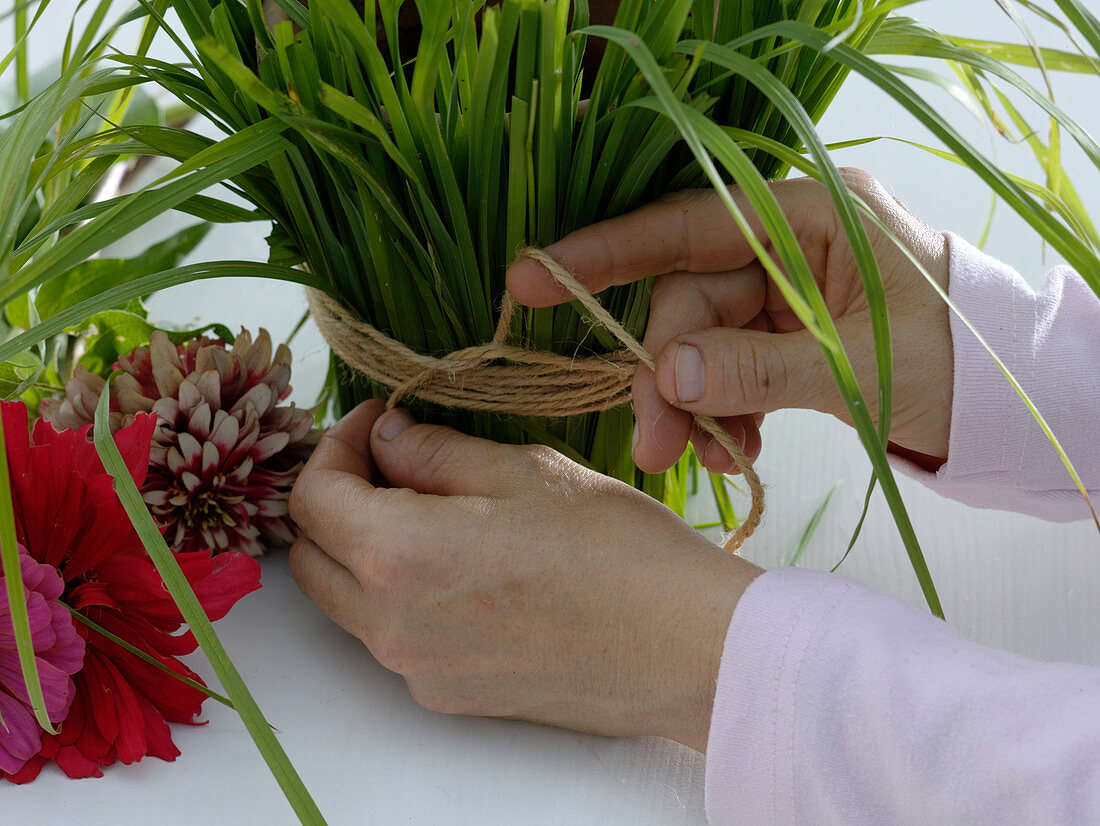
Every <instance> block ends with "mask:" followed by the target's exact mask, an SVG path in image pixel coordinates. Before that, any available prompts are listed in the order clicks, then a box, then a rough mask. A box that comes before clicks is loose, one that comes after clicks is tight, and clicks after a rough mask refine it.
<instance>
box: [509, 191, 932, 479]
mask: <svg viewBox="0 0 1100 826" xmlns="http://www.w3.org/2000/svg"><path fill="white" fill-rule="evenodd" d="M844 177H845V180H846V182H847V184H848V186H849V188H850V189H851V190H852V191H853V192H854V193H855V194H856V195H858V196H859V197H860V198H862V199H863V200H864V201H865V202H866V203H867V205H868V206H869V207H870V208H871V209H872V210H873V211H874V212H875V213H876V214H877V215H878V216H879V218H880V219H882V221H883V222H884V223H885V225H886V226H887V227H889V228H890V229H891V231H892V232H893V233H894V234H895V235H896V236H897V237H898V238H899V239H901V240H902V241H903V242H904V243H905V244H906V246H907V247H908V248H909V249H910V250H912V251H913V253H914V254H915V257H916V258H917V260H919V261H920V262H921V263H922V265H923V266H924V267H925V269H926V270H927V271H928V272H929V274H931V276H932V277H933V278H934V279H935V280H936V282H937V283H938V284H940V286H942V287H944V288H945V289H946V287H947V280H948V253H947V244H946V241H945V239H944V237H943V236H942V235H941V234H940V233H938V232H936V231H935V230H934V229H932V228H931V227H929V226H928V225H927V224H925V223H924V222H922V221H920V220H919V219H918V218H916V217H914V216H913V215H911V214H910V213H909V212H908V211H907V210H906V209H905V208H904V207H903V206H902V205H901V204H900V203H898V201H897V200H895V199H894V198H893V197H892V196H891V195H890V194H889V193H887V192H886V190H885V189H883V187H882V186H881V185H880V184H879V183H878V182H877V181H876V180H875V179H874V178H872V177H871V176H870V175H868V174H867V173H865V172H861V171H859V170H845V171H844ZM771 187H772V190H773V192H774V194H775V197H776V199H777V201H778V202H779V205H780V207H781V208H782V209H783V212H784V213H785V215H786V216H787V219H788V220H789V221H790V224H791V227H792V228H793V230H794V232H795V235H796V236H797V237H798V239H799V242H800V244H801V246H802V248H803V250H804V251H805V253H806V257H807V261H808V262H809V265H810V268H811V271H812V272H813V274H814V277H815V278H816V280H817V282H818V285H819V286H820V288H821V290H822V294H823V295H824V297H825V301H826V304H827V306H828V308H829V311H830V313H831V314H832V316H833V318H834V319H836V325H837V329H838V331H839V333H840V337H841V340H842V342H843V343H844V347H845V350H846V352H847V353H848V357H849V358H850V359H851V361H852V365H853V367H854V369H855V372H856V377H857V379H858V380H859V383H860V386H861V388H862V389H863V393H864V397H865V398H866V400H867V403H868V406H869V408H870V411H871V413H872V415H873V416H875V418H876V420H877V377H876V376H877V374H876V370H877V368H876V361H875V349H874V341H873V338H872V333H871V315H870V312H869V310H868V304H867V297H866V294H865V293H864V290H863V285H862V282H861V280H860V276H859V271H858V268H857V267H856V263H855V258H854V256H853V254H852V249H851V246H850V245H849V243H848V240H847V238H846V236H845V235H844V232H843V230H842V228H841V226H840V222H839V219H838V217H837V213H836V210H835V208H834V207H833V204H832V201H831V199H830V198H829V194H828V192H827V191H826V190H825V188H824V187H823V186H822V185H821V184H819V183H817V182H816V181H814V180H812V179H809V178H801V179H794V180H788V181H778V182H775V183H772V184H771ZM734 195H735V197H736V198H737V199H738V201H739V205H740V206H741V208H742V210H743V212H744V214H745V215H746V217H747V218H748V219H749V222H750V225H751V226H752V228H753V231H754V232H755V233H756V235H757V237H758V238H760V239H761V240H762V241H763V242H764V243H765V246H766V247H767V248H768V249H769V252H771V253H772V255H773V257H774V251H773V250H772V249H771V245H770V243H769V242H768V240H767V235H766V233H765V232H764V230H763V227H762V225H761V224H760V222H759V220H758V219H757V218H756V215H755V211H754V210H753V209H752V207H751V206H750V205H749V204H748V202H747V200H746V199H745V198H744V196H742V195H741V194H740V193H739V192H737V191H736V190H734ZM864 226H865V227H866V229H867V232H868V235H869V238H870V241H871V245H872V248H873V250H874V253H875V257H876V259H877V261H878V264H879V268H880V270H881V273H882V279H883V283H884V286H885V289H886V301H887V305H888V307H889V311H890V321H891V331H892V334H893V341H894V372H893V376H894V379H893V381H894V389H893V398H894V409H893V413H892V418H891V429H890V439H891V441H892V443H893V447H894V449H895V450H896V451H898V452H900V453H903V454H905V455H907V456H909V457H910V458H912V459H914V460H916V461H918V462H921V463H922V464H924V465H925V466H927V467H930V468H934V467H938V466H939V465H940V464H942V463H943V460H944V459H945V458H946V456H947V445H948V436H949V432H950V422H951V396H952V380H953V375H952V374H953V357H952V348H951V330H950V323H949V317H948V310H947V307H946V306H945V305H944V303H943V301H942V300H941V299H940V298H939V297H938V296H937V295H936V294H935V292H934V291H933V289H932V288H931V286H930V285H929V284H928V283H927V281H926V280H925V279H924V277H923V275H921V273H920V271H919V270H918V269H917V268H916V267H914V266H913V264H912V263H911V262H910V261H909V260H908V258H906V256H905V255H904V254H903V253H902V252H901V251H900V250H899V249H898V248H897V247H896V245H895V244H894V243H893V241H892V240H891V239H890V238H889V237H888V236H887V235H886V234H885V233H883V232H882V231H881V230H879V229H878V228H877V227H875V226H872V225H871V224H870V222H869V221H865V222H864ZM546 252H547V253H549V254H550V255H551V256H552V257H553V258H554V259H555V260H557V261H559V262H560V263H562V264H564V265H565V266H567V267H568V268H570V269H571V270H572V271H573V272H574V273H575V274H576V276H577V277H578V279H580V281H581V283H583V284H584V286H585V287H586V288H587V289H589V290H591V291H592V292H598V291H600V290H603V289H605V288H607V287H609V286H612V285H616V284H626V283H629V282H631V281H637V280H639V279H642V278H647V277H649V276H658V277H657V278H656V279H655V281H654V282H653V294H652V299H651V305H650V317H649V325H648V327H647V329H646V335H645V340H644V342H643V344H644V345H645V347H646V349H647V350H649V352H651V353H653V354H654V355H655V356H656V359H657V370H656V374H654V373H653V372H651V371H650V370H648V369H646V368H644V367H640V368H639V369H638V371H637V373H636V375H635V379H634V387H633V396H634V413H635V416H636V418H637V429H636V433H635V439H636V442H635V446H634V461H635V463H636V464H637V465H638V467H639V468H641V469H642V470H645V471H648V472H650V473H656V472H660V471H662V470H664V469H666V468H668V467H670V466H671V465H672V464H673V463H674V462H675V461H676V460H677V459H678V458H679V457H680V455H681V454H682V453H683V451H684V448H685V447H686V446H687V442H688V439H689V438H690V439H691V440H692V442H693V443H694V444H695V448H696V451H697V453H698V454H699V456H700V457H701V459H702V461H703V463H704V464H705V465H706V466H707V467H708V468H709V469H710V470H712V471H715V472H730V471H732V470H734V468H735V465H734V463H733V460H732V459H731V458H730V457H729V455H728V454H727V453H726V451H725V450H724V449H722V447H721V446H720V445H718V444H717V443H716V442H714V441H713V439H712V437H710V436H709V435H707V434H705V433H702V432H700V431H699V430H697V429H694V428H693V424H692V414H694V413H702V414H705V415H709V416H714V417H716V418H718V419H719V421H720V423H721V424H722V425H723V426H724V427H725V428H726V429H727V430H728V431H729V432H730V434H731V435H732V436H733V437H734V438H735V439H737V440H738V441H739V442H740V443H741V444H742V446H743V449H744V450H745V453H746V455H747V456H748V457H749V458H750V459H755V458H756V456H757V455H758V453H759V451H760V435H759V430H758V426H759V424H760V422H761V420H762V418H763V415H762V414H763V413H765V412H771V411H773V410H778V409H780V408H785V407H800V408H809V409H814V410H820V411H822V412H826V413H831V414H833V415H835V416H837V417H839V418H840V419H842V420H844V421H845V422H847V423H848V424H851V417H850V416H849V413H848V409H847V406H846V405H845V404H844V402H843V399H842V398H841V396H840V394H839V392H838V391H837V389H836V387H835V385H834V383H833V379H832V374H831V373H830V372H829V370H828V367H827V366H826V363H825V359H824V357H823V355H822V353H821V349H820V347H819V346H818V344H817V341H816V340H815V339H814V337H813V335H812V334H811V333H810V332H808V331H807V330H806V329H805V328H804V327H803V325H802V323H801V322H800V321H799V320H798V318H797V317H796V316H795V314H794V312H793V311H792V310H791V308H790V306H789V305H788V304H787V302H786V301H785V300H784V299H783V297H782V295H781V294H780V292H779V290H778V289H777V288H776V287H775V285H774V283H772V281H771V280H770V279H769V278H768V277H767V275H766V273H765V271H764V269H763V267H762V266H761V265H760V263H759V261H758V260H757V259H756V255H755V253H754V252H753V251H752V248H751V247H750V246H749V244H748V242H747V241H746V239H745V237H744V236H743V235H742V234H741V233H740V232H739V231H738V230H737V228H736V226H735V225H734V223H733V219H732V218H731V217H730V215H729V213H728V212H727V210H726V208H725V206H724V205H723V204H722V202H721V201H720V200H719V198H718V196H717V195H716V194H715V193H714V192H713V191H711V190H698V191H687V192H679V193H675V194H673V195H669V196H666V197H664V198H662V199H660V200H659V201H657V202H655V203H653V204H650V205H648V206H645V207H642V208H641V209H639V210H637V211H635V212H632V213H630V214H628V215H624V216H621V217H619V218H613V219H611V220H608V221H603V222H601V223H598V224H595V225H593V226H590V227H586V228H584V229H581V230H578V231H577V232H574V233H572V234H571V235H569V236H567V237H565V238H563V239H562V240H560V241H558V242H557V243H555V244H552V245H550V246H549V247H548V248H547V249H546ZM508 290H509V292H510V293H511V294H512V296H513V297H514V298H515V299H516V300H517V301H519V302H521V303H523V304H527V305H530V306H534V307H543V306H549V305H553V304H559V303H561V302H563V301H567V300H569V298H570V296H569V295H568V293H566V292H565V290H564V289H562V288H561V287H560V286H559V285H558V284H557V283H556V282H555V281H553V280H552V279H551V278H550V277H549V275H548V274H547V272H546V270H545V269H544V268H543V267H542V266H541V265H540V264H538V263H536V262H534V261H531V260H529V259H520V260H518V261H517V262H515V263H513V264H512V266H511V267H510V268H509V270H508Z"/></svg>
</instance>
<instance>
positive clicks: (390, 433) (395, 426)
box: [378, 407, 416, 442]
mask: <svg viewBox="0 0 1100 826" xmlns="http://www.w3.org/2000/svg"><path fill="white" fill-rule="evenodd" d="M414 424H416V419H414V418H413V417H412V416H411V415H409V411H407V410H402V409H401V408H400V407H398V408H397V409H395V410H391V411H390V412H389V413H387V414H385V415H384V416H383V417H382V418H381V419H380V420H379V422H378V438H379V439H381V440H382V441H384V442H390V441H393V440H394V439H396V438H397V437H398V436H400V435H401V434H402V433H404V432H405V431H406V430H408V429H409V428H410V427H412V426H413V425H414Z"/></svg>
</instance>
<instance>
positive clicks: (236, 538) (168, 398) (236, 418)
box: [40, 330, 317, 556]
mask: <svg viewBox="0 0 1100 826" xmlns="http://www.w3.org/2000/svg"><path fill="white" fill-rule="evenodd" d="M115 367H116V368H117V369H119V370H122V371H123V373H124V374H123V375H121V376H119V377H118V378H117V379H116V380H115V382H114V384H113V386H112V398H111V429H112V431H114V432H117V431H118V429H119V428H120V427H123V426H125V425H126V424H128V423H129V422H131V421H133V419H134V416H135V415H137V414H138V413H142V412H153V413H156V414H157V416H158V418H159V422H160V426H159V427H158V428H157V432H156V436H155V438H154V441H153V449H152V453H151V456H150V463H151V464H150V468H149V475H148V477H147V478H146V481H145V486H144V487H143V489H142V495H143V496H144V497H145V501H146V503H147V504H148V505H149V507H150V510H152V512H153V514H154V516H156V517H157V519H158V520H159V521H160V522H162V523H164V524H166V525H167V526H168V530H167V533H166V538H167V540H168V544H169V545H171V546H172V549H173V550H175V551H194V550H199V549H204V548H210V549H212V550H214V551H245V552H246V553H248V554H250V555H252V556H259V555H260V554H261V553H263V551H264V549H265V548H266V547H269V546H273V545H287V544H290V543H291V542H293V541H294V531H293V528H292V524H291V522H290V517H289V516H288V515H287V500H288V499H289V498H290V489H291V488H292V487H293V486H294V480H295V479H296V478H297V477H298V471H299V470H300V469H301V467H302V464H303V463H304V462H305V460H306V459H308V458H309V454H310V452H311V451H312V450H313V446H314V444H316V441H317V432H316V431H315V430H314V428H313V416H312V414H311V413H310V412H309V411H308V410H301V409H299V408H296V407H295V406H294V405H293V404H287V405H281V404H280V402H281V401H283V400H284V399H285V398H286V397H287V395H288V394H289V393H290V350H288V349H287V347H286V345H282V344H281V345H279V348H278V349H277V350H276V351H275V354H274V357H272V352H271V339H270V337H269V336H268V334H267V331H266V330H261V331H260V334H259V335H258V336H257V337H256V340H255V341H253V340H252V337H251V335H249V333H248V332H247V331H244V330H242V331H241V334H240V335H239V336H237V339H236V341H235V342H234V343H233V345H232V348H231V349H230V348H229V347H227V346H226V344H225V342H223V341H221V340H217V341H214V340H211V339H206V338H198V339H193V340H192V341H190V342H188V343H187V344H182V345H178V346H177V345H175V344H172V342H171V341H170V340H169V339H168V336H167V335H166V334H165V333H163V332H161V331H157V332H154V333H153V335H152V338H151V340H150V342H149V346H148V347H138V348H137V349H135V350H134V351H133V352H131V353H130V354H129V355H127V356H126V357H124V358H122V359H120V360H119V362H118V363H117V364H116V365H115ZM103 385H104V381H103V379H102V378H100V377H99V376H95V375H92V374H91V373H88V372H87V371H86V370H84V369H83V368H80V367H78V368H77V369H76V371H75V372H74V375H73V377H72V379H70V381H69V382H68V384H67V385H66V387H65V392H66V398H65V399H64V401H57V400H47V401H44V402H42V406H41V408H40V412H41V414H42V415H43V416H44V417H46V418H47V419H48V420H50V421H51V422H53V423H54V424H55V425H57V426H59V427H80V426H82V425H85V424H88V423H90V422H91V421H92V419H93V417H94V413H95V406H96V402H97V401H98V400H99V395H100V393H102V392H103Z"/></svg>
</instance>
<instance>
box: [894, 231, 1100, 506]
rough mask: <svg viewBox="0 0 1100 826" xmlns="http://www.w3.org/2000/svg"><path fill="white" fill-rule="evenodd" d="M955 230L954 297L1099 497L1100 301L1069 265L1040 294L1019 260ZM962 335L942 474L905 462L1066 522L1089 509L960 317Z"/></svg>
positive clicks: (959, 488)
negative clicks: (985, 249) (999, 255)
mask: <svg viewBox="0 0 1100 826" xmlns="http://www.w3.org/2000/svg"><path fill="white" fill-rule="evenodd" d="M947 239H948V244H949V248H950V251H951V280H950V285H949V292H950V295H951V299H952V300H953V301H954V302H955V304H956V306H957V307H958V308H959V309H960V310H961V311H962V313H963V315H965V316H966V317H967V318H968V319H970V321H971V323H973V324H974V326H975V327H976V328H977V329H978V331H979V332H980V333H981V334H982V337H983V338H985V340H986V343H988V344H989V345H990V347H992V348H993V351H994V352H995V353H997V355H998V356H999V357H1000V358H1001V360H1002V361H1004V363H1005V365H1006V366H1007V367H1008V369H1009V370H1011V371H1012V373H1013V375H1014V376H1016V379H1017V381H1019V382H1020V385H1021V386H1022V387H1023V388H1024V390H1025V391H1027V394H1028V395H1029V396H1030V397H1031V400H1032V401H1033V402H1034V403H1035V406H1036V407H1037V408H1038V410H1039V412H1040V413H1042V414H1043V417H1044V418H1045V419H1046V421H1047V423H1048V424H1049V425H1050V428H1051V430H1052V431H1053V432H1054V434H1055V435H1056V436H1057V437H1058V440H1059V441H1060V442H1061V444H1062V447H1063V448H1064V449H1065V451H1066V455H1067V456H1069V458H1070V460H1071V461H1072V462H1073V464H1074V466H1075V467H1076V468H1077V472H1078V473H1079V474H1080V475H1081V479H1082V481H1083V482H1084V483H1085V486H1086V487H1087V488H1088V490H1089V495H1090V496H1093V495H1098V494H1100V438H1098V437H1097V413H1096V411H1097V410H1100V300H1097V298H1096V295H1095V294H1094V293H1093V292H1092V290H1090V289H1089V287H1088V285H1086V284H1085V282H1084V281H1083V280H1081V277H1080V276H1079V275H1077V274H1076V273H1075V272H1074V271H1073V270H1071V269H1069V268H1068V267H1057V268H1055V269H1054V270H1052V271H1051V272H1050V274H1049V275H1048V276H1047V281H1046V285H1045V286H1044V289H1043V291H1042V292H1040V293H1035V292H1034V291H1033V290H1032V289H1031V288H1030V287H1029V286H1028V285H1027V282H1025V281H1024V280H1023V278H1021V277H1020V275H1019V274H1018V273H1017V272H1016V271H1015V270H1013V269H1012V268H1011V267H1009V266H1007V265H1006V264H1002V263H1001V262H1000V261H997V260H996V259H994V258H990V257H989V256H988V255H986V254H984V253H982V252H980V251H978V250H977V249H975V248H974V247H973V246H971V245H970V244H969V243H967V242H966V241H964V240H963V239H962V238H959V237H958V236H956V235H952V234H950V233H948V234H947ZM951 337H952V341H953V349H954V353H955V380H954V390H953V400H952V410H951V442H950V446H949V447H948V454H947V462H946V463H945V464H944V465H943V467H941V468H940V469H939V471H938V472H936V473H929V472H927V471H923V470H920V469H919V468H917V467H916V466H915V465H913V464H911V463H909V462H907V461H905V460H904V459H900V458H897V457H894V462H893V463H894V466H895V467H896V468H898V469H900V470H902V471H904V472H905V473H906V474H907V475H909V476H913V477H915V478H917V479H919V480H920V481H921V482H923V483H924V484H926V485H927V486H928V487H930V488H932V489H933V490H935V491H937V492H938V493H941V494H943V495H944V496H948V497H950V498H952V499H958V500H959V501H961V502H965V503H966V504H968V505H973V506H974V507H979V508H998V509H1001V510H1013V511H1020V512H1022V513H1028V514H1031V515H1032V516H1039V517H1042V518H1043V519H1049V520H1057V521H1070V520H1073V519H1085V518H1088V517H1089V510H1088V507H1087V506H1086V504H1085V501H1084V498H1083V497H1082V496H1081V493H1080V492H1079V491H1078V490H1077V488H1076V487H1075V486H1074V484H1073V479H1072V478H1071V477H1070V475H1069V473H1068V471H1067V470H1066V468H1065V466H1064V465H1063V464H1062V460H1061V458H1060V457H1059V456H1058V453H1057V452H1056V451H1055V450H1054V448H1053V447H1052V446H1051V444H1050V442H1049V441H1048V440H1047V437H1046V435H1045V434H1044V433H1043V431H1042V430H1041V429H1040V427H1039V425H1038V423H1037V422H1036V421H1035V419H1034V418H1033V417H1032V416H1031V413H1030V412H1029V411H1028V409H1027V407H1026V406H1025V405H1024V403H1023V401H1022V400H1021V399H1020V397H1019V396H1018V395H1017V394H1016V391H1015V390H1013V389H1012V386H1011V385H1010V384H1009V383H1008V380H1007V379H1006V378H1005V376H1004V374H1003V373H1002V372H1001V371H1000V369H999V368H998V367H997V366H996V364H994V362H993V360H992V359H991V358H990V357H989V354H988V353H987V352H986V351H985V350H984V349H983V348H982V346H981V345H980V344H979V343H978V340H977V339H976V338H975V337H974V334H973V333H971V332H970V330H968V329H967V328H966V326H965V325H964V324H963V323H962V322H961V321H959V319H958V318H956V317H955V316H954V315H952V316H951ZM1097 501H1100V496H1098V498H1097Z"/></svg>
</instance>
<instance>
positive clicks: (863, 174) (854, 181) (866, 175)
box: [837, 166, 878, 195]
mask: <svg viewBox="0 0 1100 826" xmlns="http://www.w3.org/2000/svg"><path fill="white" fill-rule="evenodd" d="M837 171H838V172H839V173H840V178H841V180H842V181H844V183H845V185H846V186H847V187H848V188H849V189H850V190H852V191H853V192H855V193H856V194H857V195H858V194H863V193H868V192H871V191H873V190H875V189H877V188H878V181H876V180H875V177H874V176H873V175H872V174H871V173H870V172H868V171H867V170H865V169H860V168H859V167H856V166H842V167H840V168H839V169H838V170H837Z"/></svg>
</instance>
